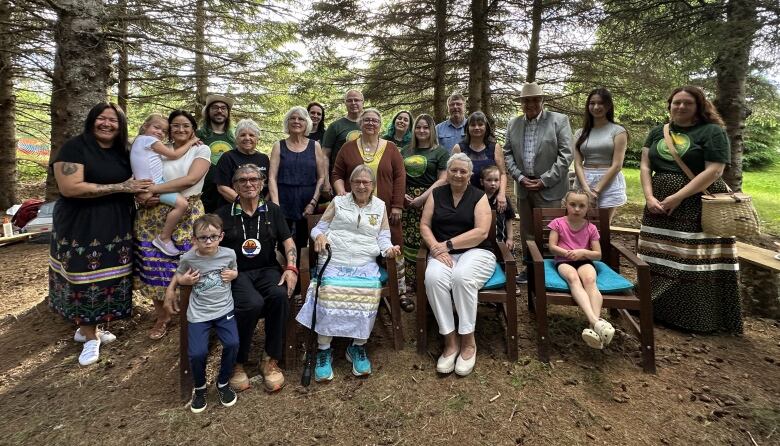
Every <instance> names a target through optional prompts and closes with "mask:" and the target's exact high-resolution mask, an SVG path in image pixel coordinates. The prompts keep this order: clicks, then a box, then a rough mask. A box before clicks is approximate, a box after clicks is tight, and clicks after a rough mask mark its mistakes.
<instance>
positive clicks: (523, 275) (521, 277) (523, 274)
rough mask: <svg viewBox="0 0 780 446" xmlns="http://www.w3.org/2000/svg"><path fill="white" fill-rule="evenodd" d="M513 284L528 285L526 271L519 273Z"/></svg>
mask: <svg viewBox="0 0 780 446" xmlns="http://www.w3.org/2000/svg"><path fill="white" fill-rule="evenodd" d="M515 283H517V284H520V285H521V284H524V283H528V272H526V271H520V274H518V275H517V277H515Z"/></svg>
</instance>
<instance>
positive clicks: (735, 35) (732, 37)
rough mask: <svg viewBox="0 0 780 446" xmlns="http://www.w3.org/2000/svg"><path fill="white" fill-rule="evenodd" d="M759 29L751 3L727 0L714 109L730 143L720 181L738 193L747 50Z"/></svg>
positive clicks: (745, 114) (746, 112)
mask: <svg viewBox="0 0 780 446" xmlns="http://www.w3.org/2000/svg"><path fill="white" fill-rule="evenodd" d="M759 27H760V25H759V23H758V21H757V18H756V2H755V0H730V1H729V2H728V4H727V5H726V22H725V24H724V26H723V32H722V33H721V36H720V39H721V44H720V45H718V46H717V48H718V53H717V56H716V58H715V62H714V68H715V73H716V76H717V77H716V81H717V86H718V91H717V98H716V99H715V106H716V107H717V108H718V112H719V113H720V115H721V117H723V121H724V122H725V123H726V133H728V136H729V141H730V142H731V165H730V166H729V167H728V168H727V169H726V171H725V173H724V174H723V179H724V180H725V181H726V183H727V184H728V185H729V186H730V187H731V188H732V189H734V190H735V191H741V190H742V152H743V148H744V141H743V135H742V134H743V131H744V129H745V119H747V117H748V116H749V115H750V110H749V109H748V108H747V104H746V103H745V80H746V79H747V75H748V73H749V71H750V66H749V62H750V50H751V47H752V46H753V39H754V37H755V34H756V31H758V29H759Z"/></svg>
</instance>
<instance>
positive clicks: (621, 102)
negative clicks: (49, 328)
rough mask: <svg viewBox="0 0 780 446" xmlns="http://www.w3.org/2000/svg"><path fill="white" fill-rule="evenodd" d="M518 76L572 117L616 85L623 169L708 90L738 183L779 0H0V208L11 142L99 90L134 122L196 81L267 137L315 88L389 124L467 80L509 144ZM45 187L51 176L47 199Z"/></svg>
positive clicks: (779, 106)
mask: <svg viewBox="0 0 780 446" xmlns="http://www.w3.org/2000/svg"><path fill="white" fill-rule="evenodd" d="M527 81H537V82H539V83H541V84H543V86H544V88H545V90H546V91H547V92H548V94H550V95H551V98H549V99H548V101H547V107H548V108H549V109H552V110H556V111H559V112H563V113H566V114H567V115H569V116H570V117H571V119H572V127H573V128H575V129H576V128H578V127H579V126H580V125H581V117H582V114H583V112H584V102H585V98H586V96H587V93H588V92H589V91H590V90H592V89H593V88H596V87H600V86H604V87H607V88H609V89H610V90H611V91H612V92H613V95H614V98H615V106H616V107H615V117H616V120H617V121H618V122H619V123H621V124H623V125H624V126H626V127H627V128H628V129H629V132H630V135H631V137H630V143H629V153H628V157H627V160H626V166H627V167H629V168H630V167H636V166H637V165H638V159H639V152H640V149H641V147H642V144H643V142H644V138H645V136H646V134H647V131H648V129H649V128H650V127H652V126H654V125H656V124H658V123H661V122H664V121H665V120H667V114H666V102H665V101H666V98H667V96H668V94H669V92H670V91H671V90H672V89H673V88H674V87H677V86H679V85H683V84H689V83H692V84H695V85H699V86H702V87H703V88H704V89H705V90H706V92H707V94H708V96H709V97H710V99H712V100H713V101H714V103H715V104H716V106H717V107H718V110H719V111H720V113H721V115H722V116H723V118H724V120H725V121H726V124H727V132H728V134H729V138H730V140H731V143H732V165H731V166H730V167H729V168H728V169H727V171H726V173H725V175H724V177H725V179H726V181H727V182H728V183H729V184H730V185H731V186H732V187H733V188H735V189H737V190H740V189H741V188H742V181H743V171H751V170H752V171H762V170H763V171H764V172H765V174H764V176H763V177H759V176H757V177H756V178H768V179H771V178H774V176H775V173H776V172H777V171H778V168H777V164H778V161H779V160H780V94H779V91H780V3H778V2H777V1H776V0H708V1H682V0H679V1H678V0H614V1H613V0H607V1H601V2H599V1H589V0H584V1H573V0H470V1H465V2H464V1H461V2H455V1H452V0H414V1H413V0H397V1H393V2H386V1H368V2H367V1H356V0H331V1H327V2H297V1H287V0H273V1H261V0H191V1H184V0H155V1H151V0H0V209H5V208H7V207H10V206H11V205H12V204H14V203H15V202H16V195H15V194H16V189H17V182H18V181H19V179H20V178H24V177H25V175H33V176H37V177H40V176H42V175H43V170H42V169H41V168H40V167H37V166H35V167H33V166H31V165H29V164H27V163H25V162H23V160H17V158H16V153H17V152H16V146H17V140H18V139H20V138H34V139H37V140H41V141H44V142H46V143H49V144H50V146H51V149H52V150H51V154H52V156H54V154H56V151H57V149H58V148H59V147H60V146H61V145H62V143H63V142H64V141H65V140H66V139H68V138H70V137H71V136H73V135H75V134H78V133H80V132H81V130H82V128H81V126H82V125H83V119H84V117H85V116H86V113H87V111H88V110H89V108H91V106H92V105H94V104H95V103H97V102H99V101H102V100H105V99H106V98H108V99H110V100H112V101H115V102H117V103H118V104H119V105H120V106H122V107H123V108H124V109H125V110H126V111H127V113H128V117H129V120H130V134H131V136H132V135H135V133H136V129H137V128H138V126H139V125H140V123H141V122H142V121H143V119H144V117H145V116H146V115H148V114H149V113H151V112H162V113H167V112H168V111H170V110H171V109H175V108H184V109H186V110H191V111H193V112H194V113H195V114H196V115H197V117H198V118H199V119H200V115H201V109H202V107H203V104H204V102H205V98H206V96H207V94H208V93H212V92H216V93H226V94H228V95H231V96H233V97H235V98H236V99H237V104H236V106H235V108H234V110H233V112H232V116H233V122H234V123H235V122H236V121H237V120H238V119H240V118H244V117H249V118H252V119H255V120H256V121H257V122H258V123H259V124H260V127H261V129H262V133H261V138H260V143H259V148H260V149H261V150H264V151H267V150H269V149H270V146H271V144H272V143H273V141H276V140H278V139H281V138H283V137H284V135H283V133H282V129H281V121H282V116H283V115H284V113H285V112H286V111H287V110H288V109H289V108H290V107H291V106H293V105H304V106H305V105H306V104H307V103H308V102H310V101H319V102H321V103H323V104H324V105H325V109H326V121H327V122H328V123H330V122H332V121H333V120H335V119H336V118H338V117H340V116H342V115H344V114H345V110H344V107H343V101H342V99H343V94H344V92H345V91H346V90H347V89H349V88H358V89H360V90H362V91H363V92H364V94H365V97H366V106H369V105H370V106H374V107H378V108H379V109H380V110H381V111H382V112H383V113H384V115H385V123H386V124H387V123H388V122H389V120H390V119H391V118H392V116H393V115H394V113H395V112H397V111H399V110H401V109H408V110H410V111H411V112H412V113H413V114H414V115H417V114H419V113H423V112H426V113H431V114H433V115H434V116H435V118H436V119H437V121H440V120H443V119H445V117H446V112H447V107H446V98H447V96H449V94H451V93H453V92H461V93H463V94H465V95H466V97H467V109H468V112H472V111H475V110H483V111H484V112H485V113H486V114H487V115H488V116H489V117H490V118H491V119H492V120H493V121H494V122H495V128H496V130H497V133H498V137H499V140H503V129H504V128H505V125H506V122H507V121H508V119H510V118H511V117H512V116H515V115H517V114H519V108H520V107H519V103H518V102H517V98H518V94H519V90H520V87H521V86H522V83H523V82H527ZM768 189H770V190H769V191H768V192H770V193H771V192H772V190H774V189H772V187H771V186H770V187H768ZM56 192H57V189H56V184H55V183H54V180H53V178H52V177H51V176H49V178H47V193H46V194H47V198H48V199H51V198H54V197H56ZM779 221H780V220H779Z"/></svg>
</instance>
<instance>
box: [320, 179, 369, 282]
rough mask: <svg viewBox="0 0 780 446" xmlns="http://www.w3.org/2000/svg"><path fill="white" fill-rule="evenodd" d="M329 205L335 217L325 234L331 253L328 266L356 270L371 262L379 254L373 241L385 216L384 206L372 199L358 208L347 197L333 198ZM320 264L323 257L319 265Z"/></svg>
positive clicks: (322, 260)
mask: <svg viewBox="0 0 780 446" xmlns="http://www.w3.org/2000/svg"><path fill="white" fill-rule="evenodd" d="M333 203H334V205H335V207H336V215H335V216H334V217H333V221H331V222H330V226H329V227H328V231H327V232H326V233H325V235H326V236H327V237H328V242H329V243H330V247H331V250H332V251H333V255H332V257H331V259H330V265H333V266H355V267H359V266H363V265H367V264H369V263H372V262H375V261H376V257H377V256H379V255H380V253H381V252H380V250H379V242H378V240H377V237H378V236H379V230H380V228H381V226H382V218H383V217H384V215H385V202H384V201H382V200H380V199H379V198H377V197H374V196H372V197H371V201H370V202H369V203H368V204H367V205H366V206H364V207H362V208H361V207H358V205H357V203H355V200H354V199H353V198H352V194H351V193H349V194H346V195H341V196H338V197H335V198H334V199H333ZM324 261H325V258H324V256H323V258H322V259H321V262H324ZM321 264H322V263H321Z"/></svg>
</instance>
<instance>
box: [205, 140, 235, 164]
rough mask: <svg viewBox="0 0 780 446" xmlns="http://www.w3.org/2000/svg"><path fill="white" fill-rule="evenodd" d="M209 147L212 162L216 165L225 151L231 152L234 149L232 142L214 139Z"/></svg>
mask: <svg viewBox="0 0 780 446" xmlns="http://www.w3.org/2000/svg"><path fill="white" fill-rule="evenodd" d="M209 148H210V149H211V164H214V165H216V164H217V161H219V158H220V157H221V156H222V154H223V153H225V152H229V151H230V150H232V149H233V147H232V146H231V145H230V143H227V142H225V141H214V142H213V143H211V145H209Z"/></svg>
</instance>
